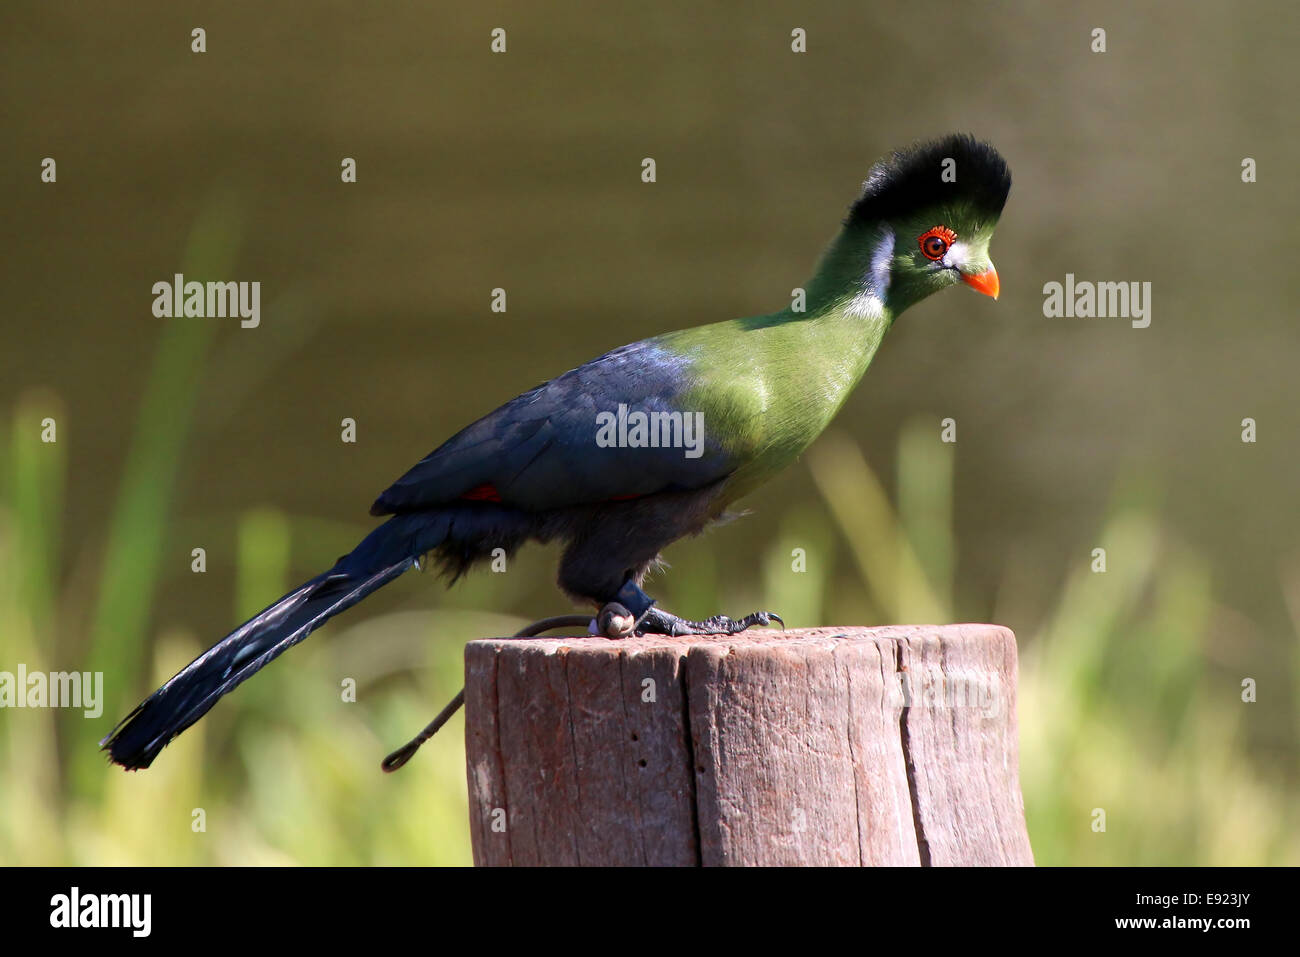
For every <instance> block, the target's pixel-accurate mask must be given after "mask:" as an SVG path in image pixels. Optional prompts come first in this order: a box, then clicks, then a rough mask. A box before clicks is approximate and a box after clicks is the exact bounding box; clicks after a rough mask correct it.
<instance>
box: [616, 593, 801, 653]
mask: <svg viewBox="0 0 1300 957" xmlns="http://www.w3.org/2000/svg"><path fill="white" fill-rule="evenodd" d="M772 622H777V623H778V624H779V625H781V626H782V627H783V628H784V627H785V622H784V621H782V620H781V616H780V615H776V614H773V613H772V612H770V611H756V612H754V613H753V614H752V615H746V616H745V617H744V618H728V617H727V616H726V615H714V616H713V617H712V618H706V619H704V620H703V621H691V620H689V619H687V618H678V617H677V616H676V615H672V614H669V613H668V612H666V611H664V610H663V609H661V608H656V607H655V600H654V599H653V598H651V597H650V596H649V595H647V594H646V593H645V592H643V591H642V590H641V589H640V587H638V586H637V584H636V582H635V581H633V580H632V579H628V580H627V581H625V582H624V583H623V587H622V588H620V589H619V592H618V595H617V598H616V600H615V601H612V602H610V603H609V604H607V605H606V606H605V607H604V608H602V609H601V610H600V617H599V618H598V619H597V620H596V621H595V622H593V623H592V624H593V631H592V633H593V634H603V635H605V636H606V637H607V638H625V637H627V635H629V634H631V633H632V632H634V631H635V632H636V634H638V635H673V636H676V635H734V634H738V633H739V632H742V631H744V630H745V629H747V628H753V627H754V626H755V625H770V624H772ZM612 629H617V630H619V633H617V634H611V630H612Z"/></svg>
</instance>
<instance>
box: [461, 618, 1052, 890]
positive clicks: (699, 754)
mask: <svg viewBox="0 0 1300 957" xmlns="http://www.w3.org/2000/svg"><path fill="white" fill-rule="evenodd" d="M465 739H466V763H467V769H468V777H469V804H470V828H471V834H472V839H473V846H474V862H475V863H476V864H479V865H507V864H519V865H577V864H582V865H699V864H705V865H716V864H758V865H788V864H798V865H864V864H895V865H898V864H911V865H916V864H920V865H954V864H1033V854H1032V852H1031V850H1030V847H1029V838H1028V835H1027V833H1026V831H1025V820H1024V808H1023V801H1022V798H1021V795H1020V780H1019V756H1018V749H1017V739H1016V643H1015V636H1014V635H1013V634H1012V633H1011V632H1010V631H1009V630H1007V629H1006V628H1002V627H999V626H997V625H944V626H898V627H887V628H816V629H807V630H801V631H787V632H778V631H767V630H754V631H752V632H747V633H744V634H741V635H737V636H734V637H713V636H710V637H698V638H697V637H690V638H663V637H646V638H629V639H625V640H622V641H610V640H608V639H605V638H586V637H583V638H534V639H490V640H485V641H474V642H471V643H470V644H469V645H468V646H467V647H466V649H465Z"/></svg>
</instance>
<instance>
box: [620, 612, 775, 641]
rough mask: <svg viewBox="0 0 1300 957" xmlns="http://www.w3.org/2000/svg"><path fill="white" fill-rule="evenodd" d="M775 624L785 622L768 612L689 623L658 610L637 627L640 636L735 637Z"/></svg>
mask: <svg viewBox="0 0 1300 957" xmlns="http://www.w3.org/2000/svg"><path fill="white" fill-rule="evenodd" d="M772 622H777V623H778V624H779V625H781V627H782V628H784V627H785V622H784V621H782V620H781V616H780V615H776V614H773V613H772V612H770V611H756V612H754V613H753V614H751V615H746V616H745V617H744V618H728V617H727V616H726V615H714V616H713V617H712V618H705V619H704V620H703V621H690V620H688V619H686V618H678V617H677V616H676V615H670V614H669V613H668V612H666V611H661V610H659V609H658V608H651V609H649V610H647V611H646V613H645V615H644V616H643V617H642V618H641V621H640V624H639V625H638V627H637V633H638V634H642V635H674V636H676V635H735V634H739V633H740V632H742V631H744V630H746V629H747V628H753V627H754V626H755V625H770V624H772Z"/></svg>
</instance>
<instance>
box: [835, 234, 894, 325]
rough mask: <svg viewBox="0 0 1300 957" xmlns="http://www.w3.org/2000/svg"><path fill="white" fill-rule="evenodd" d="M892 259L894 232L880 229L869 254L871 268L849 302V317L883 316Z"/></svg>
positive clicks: (875, 317)
mask: <svg viewBox="0 0 1300 957" xmlns="http://www.w3.org/2000/svg"><path fill="white" fill-rule="evenodd" d="M893 258H894V231H893V230H892V229H890V228H889V227H888V226H882V227H881V228H880V238H879V239H878V240H877V241H876V248H875V249H873V250H872V252H871V268H870V269H868V270H867V274H866V275H865V276H863V277H862V291H861V292H859V293H858V294H857V295H856V296H854V297H853V299H852V300H851V301H850V302H849V304H848V307H847V309H846V311H847V312H848V314H849V315H851V316H862V317H864V318H867V319H879V318H880V317H881V316H883V315H884V314H885V293H886V292H887V291H888V289H889V261H890V260H891V259H893Z"/></svg>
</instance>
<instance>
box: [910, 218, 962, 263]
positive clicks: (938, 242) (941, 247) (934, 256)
mask: <svg viewBox="0 0 1300 957" xmlns="http://www.w3.org/2000/svg"><path fill="white" fill-rule="evenodd" d="M956 240H957V234H956V233H954V232H953V231H952V230H951V229H949V228H948V227H947V226H933V227H931V228H930V229H927V230H926V231H925V232H923V233H922V234H921V235H920V236H918V237H917V239H916V241H917V243H918V244H919V245H920V247H921V255H922V256H924V257H925V258H926V259H929V260H931V261H937V260H940V259H942V258H943V257H944V254H945V253H946V252H948V247H949V246H951V245H952V244H953V243H954V242H955V241H956Z"/></svg>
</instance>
